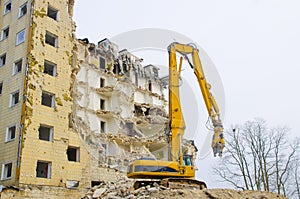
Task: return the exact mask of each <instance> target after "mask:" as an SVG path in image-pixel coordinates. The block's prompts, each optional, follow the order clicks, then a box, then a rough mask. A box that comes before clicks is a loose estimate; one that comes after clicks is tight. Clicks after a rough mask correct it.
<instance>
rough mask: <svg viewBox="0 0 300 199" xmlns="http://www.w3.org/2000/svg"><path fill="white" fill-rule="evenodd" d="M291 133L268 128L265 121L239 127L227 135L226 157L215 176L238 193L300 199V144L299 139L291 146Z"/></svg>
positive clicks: (250, 122) (217, 168) (260, 120)
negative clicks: (298, 160) (243, 191)
mask: <svg viewBox="0 0 300 199" xmlns="http://www.w3.org/2000/svg"><path fill="white" fill-rule="evenodd" d="M288 132H289V129H288V128H286V127H276V128H268V126H267V124H266V122H265V121H264V120H262V119H255V120H253V121H248V122H246V123H244V124H242V125H238V126H235V127H234V128H233V129H232V130H231V131H227V132H226V134H225V135H226V140H227V141H226V148H225V152H224V157H223V158H222V160H221V161H220V162H219V164H218V165H217V166H215V167H214V168H213V169H214V173H215V174H217V175H219V176H220V177H221V178H222V179H223V180H224V181H226V182H228V183H230V184H231V185H233V186H234V187H235V188H237V189H247V190H262V191H271V192H276V193H278V194H282V195H284V196H288V197H290V196H292V195H293V197H294V196H295V197H296V196H300V194H299V193H300V192H299V183H300V181H299V180H300V179H299V175H298V173H297V172H298V170H296V169H298V164H297V163H296V162H297V155H298V154H299V151H298V150H299V149H298V148H299V146H300V144H299V139H295V141H294V142H292V143H289V142H288V140H287V135H288ZM295 186H298V189H296V188H295ZM297 190H298V192H297ZM297 194H298V195H297ZM296 198H298V197H296Z"/></svg>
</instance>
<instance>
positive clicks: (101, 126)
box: [100, 121, 106, 133]
mask: <svg viewBox="0 0 300 199" xmlns="http://www.w3.org/2000/svg"><path fill="white" fill-rule="evenodd" d="M100 131H101V133H105V131H106V122H104V121H101V122H100Z"/></svg>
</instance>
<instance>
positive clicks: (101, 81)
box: [100, 77, 105, 88]
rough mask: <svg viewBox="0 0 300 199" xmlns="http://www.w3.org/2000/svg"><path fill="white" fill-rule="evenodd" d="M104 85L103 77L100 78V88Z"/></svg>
mask: <svg viewBox="0 0 300 199" xmlns="http://www.w3.org/2000/svg"><path fill="white" fill-rule="evenodd" d="M104 86H105V79H104V78H102V77H101V78H100V88H103V87H104Z"/></svg>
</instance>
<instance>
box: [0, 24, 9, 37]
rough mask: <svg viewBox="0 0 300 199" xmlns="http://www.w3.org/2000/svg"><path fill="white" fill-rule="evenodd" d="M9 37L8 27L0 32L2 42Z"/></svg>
mask: <svg viewBox="0 0 300 199" xmlns="http://www.w3.org/2000/svg"><path fill="white" fill-rule="evenodd" d="M8 35H9V26H8V27H6V28H4V29H3V30H2V31H1V40H4V39H6V38H7V37H8Z"/></svg>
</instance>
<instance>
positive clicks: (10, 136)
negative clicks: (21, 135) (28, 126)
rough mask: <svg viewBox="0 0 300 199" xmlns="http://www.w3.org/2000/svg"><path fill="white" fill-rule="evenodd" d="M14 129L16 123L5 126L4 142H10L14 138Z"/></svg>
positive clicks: (15, 129)
mask: <svg viewBox="0 0 300 199" xmlns="http://www.w3.org/2000/svg"><path fill="white" fill-rule="evenodd" d="M16 131H17V127H16V125H15V124H14V125H12V126H9V127H7V128H6V136H5V142H10V141H12V140H14V139H15V138H16Z"/></svg>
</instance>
